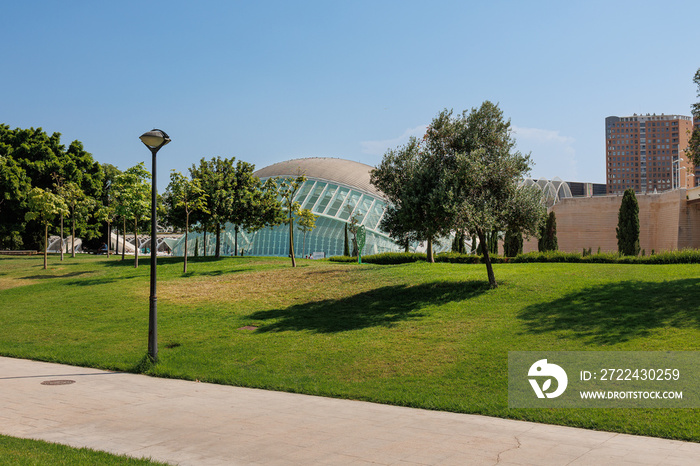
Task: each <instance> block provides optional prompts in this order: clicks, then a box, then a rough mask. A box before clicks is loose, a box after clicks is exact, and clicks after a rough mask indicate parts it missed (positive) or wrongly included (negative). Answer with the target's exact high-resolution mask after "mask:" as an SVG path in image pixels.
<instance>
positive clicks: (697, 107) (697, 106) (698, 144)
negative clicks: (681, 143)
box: [687, 68, 700, 167]
mask: <svg viewBox="0 0 700 466" xmlns="http://www.w3.org/2000/svg"><path fill="white" fill-rule="evenodd" d="M693 82H694V83H695V85H696V86H697V97H700V68H698V70H697V71H696V72H695V77H694V78H693ZM691 108H692V113H693V117H695V122H696V123H698V122H700V102H696V103H694V104H693V105H692V107H691ZM687 152H688V155H689V156H690V160H691V161H692V162H693V165H695V166H696V167H700V126H698V125H696V126H695V127H694V128H693V132H692V134H691V136H690V141H689V142H688V149H687Z"/></svg>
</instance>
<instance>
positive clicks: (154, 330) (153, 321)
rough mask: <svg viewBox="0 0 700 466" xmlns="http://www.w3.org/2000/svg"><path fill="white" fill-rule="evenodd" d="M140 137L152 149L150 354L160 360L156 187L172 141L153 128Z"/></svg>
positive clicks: (162, 132) (152, 359)
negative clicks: (159, 159)
mask: <svg viewBox="0 0 700 466" xmlns="http://www.w3.org/2000/svg"><path fill="white" fill-rule="evenodd" d="M139 139H141V142H143V143H144V144H145V145H146V147H148V149H149V150H150V151H151V160H152V163H151V294H150V298H149V308H148V356H149V357H150V358H151V361H153V362H156V361H157V360H158V298H157V297H156V264H157V253H158V251H157V249H158V248H157V243H156V236H157V227H158V217H157V212H156V206H157V192H158V190H157V188H156V154H157V153H158V151H159V150H160V148H161V147H163V146H164V145H166V144H167V143H169V142H170V137H169V136H168V135H167V134H165V131H162V130H160V129H153V130H151V131H148V132H147V133H143V134H142V135H141V136H140V137H139Z"/></svg>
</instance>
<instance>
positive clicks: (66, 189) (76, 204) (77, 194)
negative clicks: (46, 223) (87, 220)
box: [56, 181, 86, 257]
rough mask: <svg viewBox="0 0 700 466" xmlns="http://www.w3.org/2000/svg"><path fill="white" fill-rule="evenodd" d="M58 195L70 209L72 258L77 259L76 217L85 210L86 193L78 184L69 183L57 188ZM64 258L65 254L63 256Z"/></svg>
mask: <svg viewBox="0 0 700 466" xmlns="http://www.w3.org/2000/svg"><path fill="white" fill-rule="evenodd" d="M56 189H57V191H58V195H59V196H61V198H63V202H65V204H66V206H67V207H68V212H69V215H70V219H71V240H70V241H71V248H70V250H71V257H75V222H76V216H82V215H81V214H84V213H85V212H84V211H85V209H84V208H83V206H84V205H85V202H86V199H85V193H84V192H83V190H82V189H80V187H79V186H78V184H77V183H74V182H72V181H69V182H68V183H64V184H61V185H59V186H57V188H56ZM79 211H80V212H79ZM61 251H63V216H61ZM61 256H63V254H61Z"/></svg>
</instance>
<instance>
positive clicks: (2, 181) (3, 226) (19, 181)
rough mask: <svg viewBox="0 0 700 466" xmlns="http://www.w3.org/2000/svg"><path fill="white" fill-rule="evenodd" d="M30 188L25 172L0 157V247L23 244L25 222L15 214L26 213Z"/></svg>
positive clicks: (18, 166) (6, 158)
mask: <svg viewBox="0 0 700 466" xmlns="http://www.w3.org/2000/svg"><path fill="white" fill-rule="evenodd" d="M0 129H2V128H1V126H0ZM1 144H2V142H1V141H0V145H1ZM1 152H2V149H1V148H0V153H1ZM31 187H32V186H31V180H30V179H29V177H28V176H27V173H26V172H25V170H24V169H23V168H22V167H21V166H20V165H19V164H18V163H17V162H16V161H15V160H14V159H12V158H11V157H8V156H3V155H0V218H1V219H2V221H0V247H3V248H9V249H14V248H18V247H20V246H21V245H22V244H23V239H22V233H23V231H24V225H25V223H24V222H25V220H24V215H21V217H17V214H18V213H21V212H25V211H26V199H27V195H28V194H29V191H30V190H31Z"/></svg>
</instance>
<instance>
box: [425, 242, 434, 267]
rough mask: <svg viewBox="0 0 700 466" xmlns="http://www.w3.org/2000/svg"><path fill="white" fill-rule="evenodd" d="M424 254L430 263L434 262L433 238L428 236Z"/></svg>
mask: <svg viewBox="0 0 700 466" xmlns="http://www.w3.org/2000/svg"><path fill="white" fill-rule="evenodd" d="M426 256H427V259H428V262H430V263H431V264H434V263H435V256H434V255H433V239H432V238H428V250H427V251H426Z"/></svg>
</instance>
